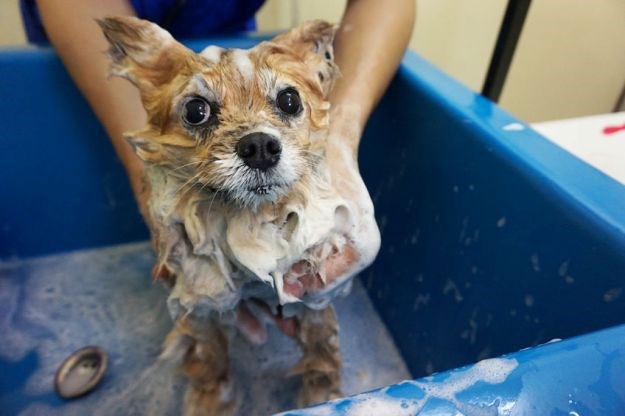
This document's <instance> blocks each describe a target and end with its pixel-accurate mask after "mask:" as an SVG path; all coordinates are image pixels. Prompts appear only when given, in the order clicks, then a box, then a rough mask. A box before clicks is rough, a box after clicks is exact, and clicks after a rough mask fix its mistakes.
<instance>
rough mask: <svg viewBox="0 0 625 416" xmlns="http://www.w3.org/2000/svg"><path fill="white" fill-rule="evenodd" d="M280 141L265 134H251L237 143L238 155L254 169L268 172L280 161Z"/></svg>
mask: <svg viewBox="0 0 625 416" xmlns="http://www.w3.org/2000/svg"><path fill="white" fill-rule="evenodd" d="M281 152H282V146H281V145H280V141H279V140H278V139H276V138H275V137H273V136H270V135H268V134H265V133H251V134H248V135H247V136H243V137H242V138H241V139H240V140H239V143H237V155H239V157H240V158H241V159H243V161H244V162H245V164H246V165H247V166H249V167H251V168H253V169H260V170H267V169H269V168H270V167H272V166H275V165H276V164H277V163H278V161H279V160H280V153H281Z"/></svg>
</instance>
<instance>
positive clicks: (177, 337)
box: [164, 318, 237, 416]
mask: <svg viewBox="0 0 625 416" xmlns="http://www.w3.org/2000/svg"><path fill="white" fill-rule="evenodd" d="M164 354H167V355H170V356H176V355H179V356H180V359H181V361H182V371H183V373H184V374H185V375H186V377H187V379H188V381H189V385H188V387H187V391H186V394H185V397H184V415H185V416H200V415H201V416H212V415H218V416H222V415H232V414H234V412H235V411H236V407H237V400H236V397H235V392H234V389H233V382H232V377H231V374H230V370H229V362H228V340H227V338H226V336H225V334H224V332H223V331H222V329H221V327H220V325H219V323H218V322H215V321H212V320H211V321H209V322H202V323H196V322H191V320H190V319H185V318H180V319H178V321H177V322H176V326H175V328H174V329H173V330H172V331H171V332H170V333H169V335H168V336H167V339H166V340H165V353H164Z"/></svg>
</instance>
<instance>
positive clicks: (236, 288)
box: [98, 17, 380, 415]
mask: <svg viewBox="0 0 625 416" xmlns="http://www.w3.org/2000/svg"><path fill="white" fill-rule="evenodd" d="M98 23H99V24H100V26H101V28H102V30H103V32H104V35H105V36H106V38H107V39H108V41H109V43H110V49H109V55H110V57H111V60H112V65H111V68H112V71H111V72H112V74H113V75H117V76H121V77H124V78H127V79H128V80H130V81H131V82H132V83H133V84H134V85H135V86H136V87H137V88H138V89H139V92H140V94H141V99H142V101H143V105H144V107H145V109H146V111H147V114H148V125H147V126H146V127H145V128H144V129H143V130H141V131H138V132H133V133H128V134H127V139H128V140H129V142H130V143H131V144H132V146H133V147H134V149H135V151H136V153H137V155H138V156H139V158H140V159H141V160H143V161H144V163H145V166H146V175H147V181H148V184H149V185H150V187H151V194H150V202H149V207H150V216H151V222H152V224H151V225H152V232H153V236H154V240H155V245H156V248H157V253H158V262H157V265H156V266H155V268H154V271H153V274H154V276H155V278H157V279H160V280H163V281H164V282H165V283H166V284H167V285H168V286H169V287H170V289H171V292H170V296H169V298H168V307H169V311H170V313H171V315H172V317H173V319H174V320H175V322H176V323H175V326H174V329H173V330H172V332H171V333H170V334H169V335H168V336H167V339H166V340H165V347H164V351H163V354H162V358H163V359H167V360H173V361H174V362H179V363H180V365H181V367H182V369H183V371H184V373H185V375H186V376H187V378H188V380H189V387H188V389H187V393H186V395H185V413H186V414H189V415H200V414H202V415H206V414H216V415H224V414H229V413H233V412H234V411H235V409H236V400H235V397H236V395H235V394H234V391H233V389H232V379H231V375H230V374H229V365H228V359H227V357H228V352H227V344H228V339H229V337H230V336H232V334H233V332H234V330H235V329H238V330H239V331H240V332H241V333H242V334H243V335H244V336H246V337H247V338H248V339H249V340H250V341H252V342H256V343H262V342H263V341H264V340H265V339H266V336H267V335H266V334H267V333H266V327H265V324H266V323H268V322H273V323H276V324H277V325H278V326H279V327H280V328H281V329H282V330H283V331H284V332H286V333H287V334H289V335H291V336H293V337H295V339H296V340H297V341H298V342H299V344H300V346H301V348H302V350H303V357H302V359H301V360H300V361H299V362H298V363H297V364H296V366H295V368H294V369H293V374H300V375H301V376H302V380H303V387H302V390H301V392H300V395H299V402H298V403H299V404H300V405H308V404H312V403H315V402H320V401H324V400H328V399H331V398H335V397H338V396H339V395H340V367H341V357H340V353H339V345H338V325H337V322H336V317H335V314H334V311H333V309H332V307H331V305H330V304H329V302H330V300H331V299H332V298H333V297H334V296H336V295H338V294H341V293H346V292H347V291H348V290H349V287H350V282H351V277H352V276H353V275H354V274H355V273H357V272H359V271H360V270H362V269H363V268H364V267H365V266H367V265H368V264H370V263H371V262H372V261H373V259H374V257H375V255H376V254H377V251H378V249H379V244H380V236H379V231H378V229H377V226H376V224H375V220H374V217H373V206H372V204H371V200H370V198H369V196H368V194H367V192H366V189H365V188H364V185H363V184H362V180H361V179H360V176H359V174H358V171H357V167H356V164H355V163H353V167H350V168H349V169H350V170H349V172H350V175H351V176H352V182H351V183H352V188H353V189H355V192H356V194H358V195H360V197H358V198H355V197H346V198H344V197H342V196H341V194H340V193H339V192H337V189H335V186H334V185H333V184H334V183H336V182H335V181H334V180H333V178H332V177H331V175H330V171H329V169H328V167H327V165H326V157H325V150H326V141H327V137H328V127H329V115H330V105H329V102H328V101H327V97H328V94H329V92H330V91H331V89H332V86H333V84H334V81H335V80H336V78H337V76H338V74H339V72H338V68H337V67H336V65H335V63H334V62H333V49H332V42H333V37H334V32H335V27H334V26H333V25H330V24H328V23H326V22H322V21H313V22H309V23H305V24H303V25H301V26H299V27H297V28H295V29H292V30H291V31H289V32H286V33H283V34H281V35H279V36H277V37H275V38H274V39H272V40H270V41H267V42H262V43H260V44H258V45H257V46H256V47H254V48H252V49H249V50H241V49H221V48H218V47H214V46H212V47H208V48H206V49H205V50H204V51H202V52H201V53H199V54H196V53H194V52H193V51H191V50H189V49H187V48H186V47H184V46H183V45H181V44H180V43H178V42H176V41H175V40H174V39H173V38H172V37H171V35H170V34H169V33H168V32H166V31H165V30H163V29H161V28H160V27H158V26H157V25H155V24H152V23H150V22H147V21H144V20H140V19H136V18H132V17H112V18H105V19H102V20H99V21H98ZM350 166H351V165H350ZM354 183H355V185H353V184H354ZM353 189H352V190H353ZM363 195H364V196H363Z"/></svg>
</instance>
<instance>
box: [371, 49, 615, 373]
mask: <svg viewBox="0 0 625 416" xmlns="http://www.w3.org/2000/svg"><path fill="white" fill-rule="evenodd" d="M506 126H507V127H506ZM360 155H361V169H362V173H363V176H364V178H365V181H366V183H367V184H368V187H369V190H370V192H371V194H372V196H373V198H374V202H375V206H376V217H377V218H378V223H379V225H380V228H381V230H382V250H381V252H380V254H379V256H378V258H377V260H376V262H375V263H374V265H373V267H371V268H370V269H369V270H368V271H365V272H364V274H363V279H364V282H365V285H366V287H367V288H368V290H369V293H370V295H371V298H372V299H373V301H374V303H375V305H376V307H377V309H378V311H379V313H380V314H381V315H382V317H383V319H384V320H385V322H386V323H387V325H388V328H389V329H390V330H391V332H392V334H393V336H394V339H395V341H396V343H397V344H398V346H399V348H400V350H401V351H402V354H403V356H404V358H405V360H406V362H407V364H408V365H409V367H410V369H411V371H412V373H413V375H414V376H415V377H420V376H424V375H427V374H430V373H431V372H433V371H443V370H447V369H450V368H455V367H458V366H461V365H465V364H468V363H472V362H475V361H477V360H480V359H483V358H488V357H493V356H498V355H500V354H503V353H508V352H512V351H517V350H519V349H521V348H525V347H528V346H532V345H536V344H539V343H544V342H547V341H549V340H551V339H553V338H567V337H570V336H573V335H578V334H583V333H586V332H589V331H593V330H597V329H600V328H605V327H609V326H612V325H616V324H619V323H622V322H623V321H624V320H625V297H623V296H622V292H623V286H624V284H625V273H624V272H625V232H624V229H625V228H624V224H625V188H624V187H623V186H622V185H620V184H618V183H616V182H615V181H613V180H612V179H610V178H608V177H606V176H605V175H603V174H602V173H600V172H598V171H597V170H595V169H593V168H592V167H590V166H588V165H586V164H584V163H583V162H581V161H579V160H578V159H576V158H574V157H573V156H571V155H569V154H568V153H566V152H565V151H563V150H561V149H560V148H558V147H556V146H555V145H553V144H551V143H550V142H548V141H547V140H546V139H544V138H542V137H541V136H539V135H538V134H537V133H535V132H533V131H532V130H531V129H529V127H528V126H527V125H525V124H523V123H520V122H519V121H518V120H516V119H514V118H513V117H511V116H510V115H508V114H506V113H505V112H503V111H501V110H500V109H499V108H497V107H496V106H494V105H493V104H492V103H491V102H489V101H488V100H486V99H484V98H482V97H481V96H479V95H478V94H475V93H473V92H471V91H469V90H468V89H466V88H465V87H463V86H462V85H460V84H458V83H457V82H455V81H453V80H451V79H450V78H448V77H447V76H445V75H444V74H442V73H441V72H440V71H438V70H437V69H435V68H433V67H432V66H431V65H430V64H428V63H427V62H425V61H424V60H422V59H420V58H419V57H417V56H416V55H414V54H408V56H407V57H406V59H405V60H404V63H403V65H402V68H401V69H400V71H399V74H398V76H397V78H396V79H395V81H394V82H393V84H392V85H391V87H390V89H389V91H388V92H387V94H386V96H385V98H384V100H383V101H382V103H381V105H380V106H379V108H378V109H377V111H376V113H375V114H374V116H373V118H372V119H371V120H370V123H369V125H368V128H367V132H366V134H365V137H364V139H363V141H362V144H361V152H360Z"/></svg>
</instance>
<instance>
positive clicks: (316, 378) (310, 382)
mask: <svg viewBox="0 0 625 416" xmlns="http://www.w3.org/2000/svg"><path fill="white" fill-rule="evenodd" d="M302 382H303V384H302V388H301V389H300V391H299V394H298V396H297V405H298V406H299V407H306V406H311V405H313V404H317V403H322V402H327V401H328V400H334V399H338V398H340V397H342V393H341V381H340V376H339V374H338V372H335V373H326V372H320V371H308V372H306V373H304V374H303V377H302Z"/></svg>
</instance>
